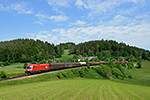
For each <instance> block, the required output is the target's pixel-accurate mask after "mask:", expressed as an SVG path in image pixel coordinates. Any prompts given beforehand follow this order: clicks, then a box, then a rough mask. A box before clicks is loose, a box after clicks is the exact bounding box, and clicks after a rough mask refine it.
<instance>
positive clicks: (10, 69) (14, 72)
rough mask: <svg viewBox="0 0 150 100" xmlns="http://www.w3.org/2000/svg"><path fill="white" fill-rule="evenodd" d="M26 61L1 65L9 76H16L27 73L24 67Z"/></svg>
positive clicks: (1, 68) (0, 68)
mask: <svg viewBox="0 0 150 100" xmlns="http://www.w3.org/2000/svg"><path fill="white" fill-rule="evenodd" d="M23 65H24V63H13V64H11V65H8V66H4V67H0V71H1V70H3V71H5V72H6V74H7V77H15V76H19V75H22V74H24V73H25V69H23Z"/></svg>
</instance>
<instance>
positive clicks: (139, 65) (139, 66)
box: [137, 60, 142, 68]
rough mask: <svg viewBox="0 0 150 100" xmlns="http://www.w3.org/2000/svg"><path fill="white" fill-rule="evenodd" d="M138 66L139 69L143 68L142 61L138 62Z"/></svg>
mask: <svg viewBox="0 0 150 100" xmlns="http://www.w3.org/2000/svg"><path fill="white" fill-rule="evenodd" d="M137 65H138V66H137V68H142V64H141V60H140V61H138V63H137Z"/></svg>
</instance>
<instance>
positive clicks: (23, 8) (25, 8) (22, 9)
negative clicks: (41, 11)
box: [0, 2, 33, 14]
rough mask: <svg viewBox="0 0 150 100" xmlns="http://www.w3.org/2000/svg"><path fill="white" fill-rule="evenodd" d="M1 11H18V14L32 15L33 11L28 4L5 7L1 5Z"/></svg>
mask: <svg viewBox="0 0 150 100" xmlns="http://www.w3.org/2000/svg"><path fill="white" fill-rule="evenodd" d="M0 10H1V11H17V13H18V14H32V13H33V10H32V9H31V7H30V6H29V4H28V3H26V2H20V3H13V4H8V5H6V6H4V5H3V4H0Z"/></svg>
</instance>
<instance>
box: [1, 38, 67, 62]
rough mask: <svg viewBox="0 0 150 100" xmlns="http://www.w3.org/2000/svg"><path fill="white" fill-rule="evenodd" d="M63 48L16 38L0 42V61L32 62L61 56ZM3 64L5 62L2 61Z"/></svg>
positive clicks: (39, 41) (38, 41)
mask: <svg viewBox="0 0 150 100" xmlns="http://www.w3.org/2000/svg"><path fill="white" fill-rule="evenodd" d="M63 52H64V49H63V48H62V46H59V45H58V46H55V45H54V44H50V43H48V42H43V41H41V40H38V39H37V40H33V39H16V40H11V41H4V42H0V62H6V64H7V63H9V62H10V63H13V62H33V61H41V60H44V59H45V60H48V59H53V58H54V57H56V58H57V57H61V55H62V54H63ZM4 64H5V63H4Z"/></svg>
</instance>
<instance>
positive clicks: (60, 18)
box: [49, 15, 68, 22]
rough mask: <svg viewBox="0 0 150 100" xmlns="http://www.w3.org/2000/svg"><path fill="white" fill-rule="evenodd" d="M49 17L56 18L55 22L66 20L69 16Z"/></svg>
mask: <svg viewBox="0 0 150 100" xmlns="http://www.w3.org/2000/svg"><path fill="white" fill-rule="evenodd" d="M49 19H51V20H54V21H55V22H62V21H66V20H67V19H68V17H67V16H61V15H59V16H50V17H49Z"/></svg>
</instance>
